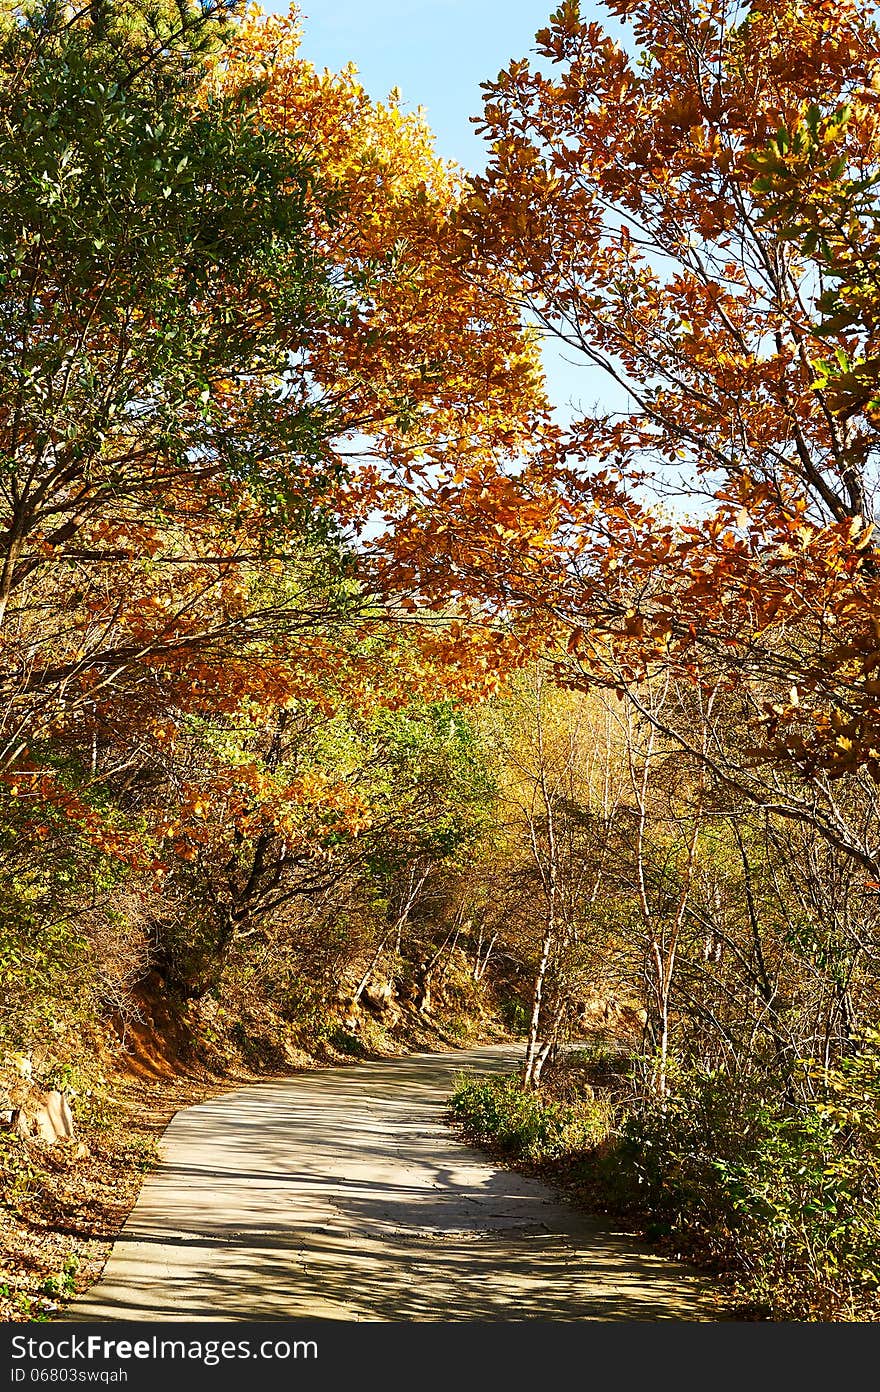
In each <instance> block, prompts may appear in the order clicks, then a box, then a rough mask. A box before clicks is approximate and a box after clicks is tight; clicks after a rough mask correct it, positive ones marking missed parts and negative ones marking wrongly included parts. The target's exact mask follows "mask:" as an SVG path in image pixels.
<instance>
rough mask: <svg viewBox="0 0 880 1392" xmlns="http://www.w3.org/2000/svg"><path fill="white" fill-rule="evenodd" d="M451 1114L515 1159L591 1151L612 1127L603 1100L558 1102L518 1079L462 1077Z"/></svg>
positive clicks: (470, 1132) (470, 1131) (469, 1130)
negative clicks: (525, 1088)
mask: <svg viewBox="0 0 880 1392" xmlns="http://www.w3.org/2000/svg"><path fill="white" fill-rule="evenodd" d="M450 1109H451V1111H452V1115H453V1116H454V1117H455V1118H456V1120H457V1121H459V1122H460V1123H461V1124H462V1126H463V1129H464V1131H465V1134H466V1135H467V1136H468V1137H469V1138H470V1139H471V1140H474V1141H477V1142H482V1143H484V1144H488V1145H492V1146H497V1147H499V1148H500V1149H501V1150H503V1151H505V1152H506V1153H508V1154H509V1155H511V1156H512V1157H513V1158H515V1159H524V1160H551V1159H555V1158H558V1157H560V1156H563V1155H571V1154H576V1153H579V1152H581V1151H584V1150H590V1149H592V1148H593V1147H594V1146H596V1145H598V1144H599V1142H600V1141H602V1140H604V1139H605V1138H606V1137H607V1135H608V1133H609V1130H610V1126H611V1114H610V1108H609V1106H608V1104H607V1102H605V1101H604V1100H603V1099H595V1098H582V1099H580V1100H578V1101H574V1102H560V1101H557V1100H555V1099H553V1098H549V1097H546V1096H543V1095H542V1094H541V1093H537V1092H530V1091H524V1090H523V1088H522V1085H521V1083H520V1080H519V1078H517V1077H510V1076H507V1077H488V1078H468V1077H463V1078H460V1079H459V1080H458V1081H457V1083H456V1086H455V1090H454V1092H453V1094H452V1098H451V1101H450Z"/></svg>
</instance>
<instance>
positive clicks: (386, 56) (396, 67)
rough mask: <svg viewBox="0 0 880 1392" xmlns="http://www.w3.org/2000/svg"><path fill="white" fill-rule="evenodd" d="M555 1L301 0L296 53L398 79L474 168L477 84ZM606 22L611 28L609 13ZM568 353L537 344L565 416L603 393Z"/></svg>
mask: <svg viewBox="0 0 880 1392" xmlns="http://www.w3.org/2000/svg"><path fill="white" fill-rule="evenodd" d="M557 3H558V0H301V10H302V14H303V28H304V34H303V44H302V53H303V56H304V57H306V58H308V59H309V60H310V61H311V62H312V63H314V64H315V65H316V66H317V67H319V68H324V67H327V68H331V69H333V70H334V71H337V70H338V69H340V68H343V67H345V65H346V64H347V63H349V62H351V63H354V64H355V66H356V67H357V69H358V71H359V73H360V75H361V81H362V82H363V85H364V87H365V88H366V89H367V91H368V92H369V94H370V96H371V97H373V98H375V99H379V100H382V99H383V98H385V97H387V95H388V93H389V92H390V91H391V89H392V87H398V88H399V89H400V92H401V95H402V97H403V101H404V104H405V106H406V107H407V108H415V107H417V106H422V107H424V108H425V113H426V117H427V120H428V124H429V125H430V126H431V129H432V130H433V131H434V134H435V136H436V148H437V153H438V154H439V155H441V156H443V157H444V158H446V159H454V160H456V161H457V162H458V163H459V164H461V165H464V166H465V168H467V169H471V170H476V169H479V168H482V166H483V165H484V163H485V159H486V147H485V145H484V142H483V141H482V140H481V139H480V137H479V136H478V135H477V134H476V133H475V131H474V128H473V126H472V125H471V123H470V120H469V118H470V117H471V116H477V115H479V113H480V111H481V108H482V100H481V92H480V83H481V82H486V81H489V80H491V79H492V78H494V77H495V76H496V75H497V74H498V73H499V72H500V70H501V69H502V68H504V67H506V66H507V64H508V63H509V62H510V60H511V59H512V58H524V57H526V56H528V55H529V54H530V51H531V50H532V48H533V45H534V36H535V34H536V32H537V31H538V30H539V29H542V28H544V27H545V26H546V25H547V23H548V20H549V17H550V15H551V14H552V12H553V11H554V10H555V8H556V5H557ZM262 8H263V10H264V11H265V12H266V13H269V14H279V13H282V14H283V13H286V12H287V10H288V4H287V0H281V2H280V3H279V0H274V3H269V2H268V0H262ZM582 8H583V11H584V13H585V14H588V15H589V16H590V17H595V18H596V19H598V20H600V22H603V23H605V22H607V20H608V18H609V17H608V16H607V15H606V14H605V12H604V11H603V10H601V8H600V6H599V5H598V4H596V5H590V4H587V3H585V4H584V5H583V7H582ZM608 27H609V28H612V29H614V28H617V26H616V25H615V24H614V21H613V20H612V21H611V23H610V24H609V25H608ZM617 32H620V31H619V28H618V29H617ZM543 61H544V63H545V65H546V60H543ZM572 356H573V355H572V354H571V353H570V352H569V350H564V351H563V352H561V351H560V349H559V348H558V347H557V345H556V344H554V343H552V342H550V343H547V344H545V348H544V367H545V371H546V374H547V385H548V391H549V394H550V397H551V400H552V401H553V403H554V404H555V405H556V406H557V408H559V411H560V415H561V416H562V417H567V416H568V415H569V414H570V410H569V403H570V402H573V403H574V404H575V405H576V406H577V405H578V404H580V405H581V406H583V407H585V408H587V409H590V408H592V406H593V405H594V404H595V403H596V402H597V401H601V400H602V398H603V397H605V398H608V397H609V396H610V394H611V388H610V384H609V383H608V382H607V380H606V379H605V378H604V377H603V376H602V375H601V374H599V373H597V372H596V371H595V370H594V369H591V368H589V367H588V366H587V365H586V364H585V363H584V362H583V361H581V362H580V363H575V362H571V361H569V360H568V359H569V358H571V357H572ZM619 399H620V398H619V395H617V400H618V402H619Z"/></svg>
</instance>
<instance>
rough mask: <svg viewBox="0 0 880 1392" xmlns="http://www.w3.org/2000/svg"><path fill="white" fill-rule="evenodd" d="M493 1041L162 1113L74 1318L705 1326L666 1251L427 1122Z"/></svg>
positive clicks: (479, 1064)
mask: <svg viewBox="0 0 880 1392" xmlns="http://www.w3.org/2000/svg"><path fill="white" fill-rule="evenodd" d="M515 1057H516V1051H515V1050H513V1049H510V1048H506V1047H501V1048H499V1047H491V1048H486V1049H475V1050H470V1051H468V1052H461V1053H450V1054H421V1055H415V1056H413V1057H410V1058H406V1059H400V1060H398V1059H394V1060H389V1061H387V1062H382V1063H368V1064H361V1065H358V1066H352V1067H348V1068H333V1069H327V1070H322V1071H320V1072H316V1073H304V1074H300V1075H297V1076H295V1077H292V1078H290V1079H289V1080H285V1081H282V1082H271V1083H263V1084H259V1085H258V1086H256V1087H247V1088H243V1089H241V1090H240V1091H237V1092H233V1093H227V1094H226V1095H225V1096H223V1097H219V1098H216V1099H214V1100H213V1101H211V1102H205V1103H202V1104H201V1105H200V1106H197V1107H189V1108H187V1110H186V1111H183V1112H179V1113H178V1114H177V1116H176V1117H175V1118H174V1120H173V1121H172V1122H171V1125H170V1126H169V1127H168V1130H167V1131H166V1133H165V1136H164V1139H163V1143H162V1144H163V1157H164V1158H163V1161H162V1164H161V1166H160V1167H159V1169H158V1170H157V1171H156V1173H155V1174H154V1175H152V1176H151V1177H150V1178H149V1179H147V1181H146V1182H145V1184H144V1187H143V1190H142V1191H141V1195H140V1198H139V1199H138V1202H137V1204H136V1205H135V1208H134V1209H133V1211H132V1214H131V1216H130V1218H129V1220H128V1222H127V1224H126V1226H125V1228H124V1229H123V1231H122V1233H121V1235H120V1237H119V1239H118V1240H117V1242H116V1245H115V1246H114V1248H113V1251H112V1253H111V1256H110V1259H109V1261H108V1262H107V1265H106V1267H105V1269H104V1273H103V1276H102V1278H101V1280H100V1281H99V1282H98V1283H97V1285H95V1286H93V1287H92V1289H91V1290H90V1291H88V1292H87V1293H86V1294H85V1295H84V1296H82V1297H80V1299H79V1300H78V1301H77V1302H76V1303H75V1304H74V1305H73V1306H72V1307H71V1308H70V1310H69V1311H68V1315H67V1318H68V1319H74V1320H121V1319H146V1320H149V1319H156V1320H175V1319H196V1320H199V1319H222V1320H239V1319H252V1320H271V1319H322V1318H326V1319H337V1320H508V1321H509V1320H520V1319H545V1320H547V1319H557V1320H558V1319H561V1320H574V1319H592V1320H652V1321H656V1320H712V1319H718V1318H719V1316H718V1315H717V1314H715V1313H713V1307H712V1306H711V1305H710V1303H709V1297H708V1294H706V1293H705V1288H703V1287H701V1286H700V1285H699V1284H698V1282H697V1280H696V1279H695V1278H694V1277H693V1276H692V1275H691V1274H689V1273H688V1272H687V1271H685V1270H684V1269H683V1268H681V1267H678V1266H676V1265H675V1264H674V1263H671V1262H668V1261H665V1260H663V1259H662V1258H661V1257H658V1256H656V1255H655V1254H652V1253H651V1252H650V1251H648V1250H647V1249H645V1248H642V1247H640V1246H639V1245H638V1244H637V1243H635V1242H634V1241H633V1240H632V1239H630V1238H627V1237H623V1236H621V1235H619V1234H615V1233H614V1232H613V1230H612V1229H611V1228H610V1227H608V1226H607V1225H603V1224H601V1223H599V1222H597V1221H596V1220H593V1219H590V1218H587V1217H585V1216H583V1215H581V1214H578V1213H576V1212H575V1211H574V1210H572V1209H571V1208H569V1207H568V1206H567V1205H566V1204H564V1203H561V1202H559V1201H558V1200H557V1199H556V1198H554V1196H553V1194H552V1193H551V1192H550V1191H549V1190H548V1189H546V1188H545V1187H544V1186H543V1185H541V1184H539V1183H538V1182H536V1181H534V1180H531V1179H526V1178H525V1177H523V1176H521V1175H516V1174H513V1173H511V1172H510V1171H507V1170H501V1169H497V1168H496V1167H495V1166H494V1165H493V1164H492V1163H491V1162H489V1161H488V1160H486V1158H485V1157H484V1156H481V1155H480V1154H478V1153H477V1152H476V1151H474V1150H471V1149H469V1148H468V1147H467V1146H464V1145H461V1144H460V1143H459V1142H458V1141H456V1140H455V1139H454V1137H453V1136H452V1135H451V1134H450V1132H449V1129H448V1127H447V1126H446V1123H445V1121H444V1106H445V1101H446V1098H447V1097H448V1094H449V1090H450V1086H451V1082H452V1079H453V1076H454V1075H455V1074H456V1073H459V1072H462V1071H468V1072H477V1071H488V1070H490V1069H491V1070H497V1069H502V1068H508V1067H510V1066H512V1064H513V1061H514V1059H515Z"/></svg>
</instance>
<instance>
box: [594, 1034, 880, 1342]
mask: <svg viewBox="0 0 880 1392" xmlns="http://www.w3.org/2000/svg"><path fill="white" fill-rule="evenodd" d="M801 1081H802V1082H803V1083H804V1084H805V1086H804V1088H803V1089H802V1096H801V1100H799V1101H793V1100H792V1099H791V1097H790V1096H789V1098H788V1099H780V1096H779V1092H778V1084H777V1085H776V1086H774V1085H772V1083H771V1082H770V1080H761V1079H760V1078H752V1079H744V1078H742V1077H733V1076H731V1075H729V1074H726V1073H718V1072H716V1073H708V1072H702V1073H699V1072H695V1073H691V1074H689V1075H685V1076H684V1077H682V1079H681V1080H680V1082H679V1085H678V1088H677V1092H676V1095H675V1096H673V1097H671V1098H668V1099H667V1100H666V1101H665V1103H663V1104H660V1103H659V1102H655V1103H653V1104H646V1105H645V1106H643V1108H642V1109H641V1110H640V1112H639V1113H638V1114H636V1115H633V1116H631V1117H630V1118H629V1119H628V1120H627V1122H626V1124H625V1125H624V1127H623V1132H622V1138H621V1142H620V1145H619V1146H618V1148H617V1152H616V1157H615V1158H616V1163H617V1165H618V1166H619V1167H620V1169H621V1170H622V1172H623V1173H624V1175H625V1176H627V1175H628V1178H629V1180H630V1184H631V1186H632V1188H633V1190H634V1191H635V1194H636V1195H637V1203H638V1207H640V1209H641V1211H642V1212H643V1213H644V1214H645V1215H647V1216H649V1218H650V1221H651V1223H652V1224H653V1227H654V1230H655V1231H663V1230H666V1231H671V1232H675V1233H678V1234H687V1233H690V1234H691V1236H692V1237H694V1236H696V1238H697V1241H698V1243H699V1245H701V1246H702V1247H703V1249H704V1250H706V1251H707V1252H708V1253H710V1254H711V1255H713V1256H714V1257H716V1258H717V1259H719V1260H720V1261H721V1262H722V1263H723V1264H724V1265H726V1266H727V1267H728V1268H730V1269H732V1270H733V1271H734V1272H735V1273H736V1276H737V1282H738V1290H739V1295H740V1297H741V1299H743V1300H744V1301H747V1302H748V1303H749V1304H751V1305H753V1306H755V1307H757V1308H758V1309H760V1310H762V1311H763V1312H765V1313H768V1314H770V1315H772V1316H774V1317H787V1318H794V1319H826V1320H847V1319H864V1318H866V1317H874V1318H876V1316H877V1313H878V1309H880V1302H878V1285H880V1036H878V1035H874V1036H871V1037H868V1038H866V1040H865V1041H864V1044H863V1047H862V1048H861V1049H860V1050H859V1052H858V1053H856V1054H854V1055H853V1056H852V1057H851V1058H848V1059H846V1060H844V1061H843V1062H842V1063H841V1064H840V1065H839V1066H838V1067H837V1068H836V1069H835V1070H832V1071H830V1072H828V1073H826V1072H825V1071H823V1070H819V1069H817V1068H816V1067H815V1066H814V1065H810V1064H807V1065H804V1066H803V1070H802V1078H801ZM630 1197H631V1198H633V1194H632V1193H631V1195H630Z"/></svg>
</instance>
